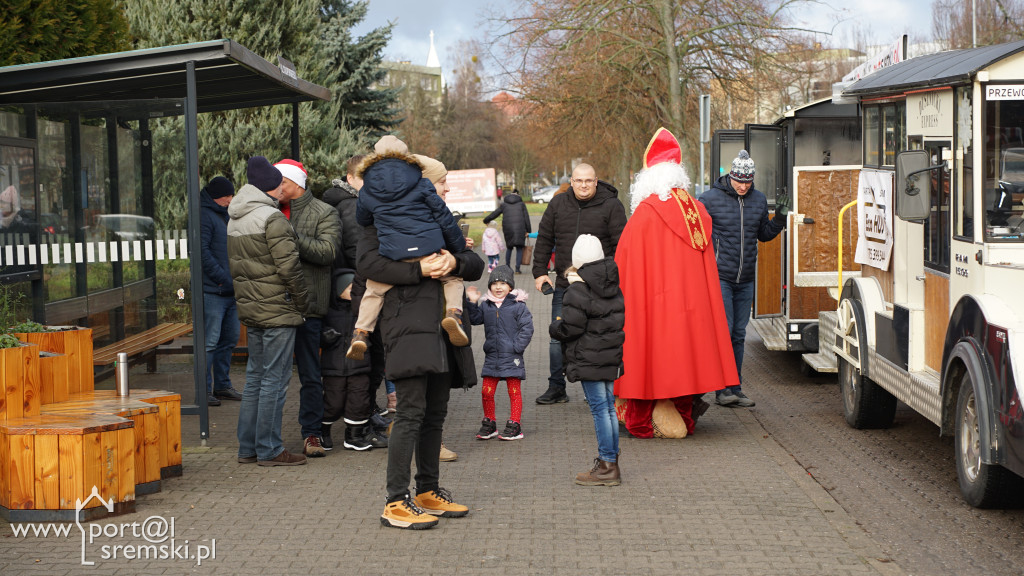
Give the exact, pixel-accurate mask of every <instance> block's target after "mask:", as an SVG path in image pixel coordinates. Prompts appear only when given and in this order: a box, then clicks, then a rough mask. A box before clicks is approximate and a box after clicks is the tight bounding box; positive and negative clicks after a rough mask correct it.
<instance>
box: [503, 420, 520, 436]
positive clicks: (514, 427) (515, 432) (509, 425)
mask: <svg viewBox="0 0 1024 576" xmlns="http://www.w3.org/2000/svg"><path fill="white" fill-rule="evenodd" d="M522 437H523V429H522V427H521V426H519V422H513V421H511V420H509V421H508V422H506V423H505V429H504V430H502V431H501V434H498V438H499V439H501V440H519V439H520V438H522Z"/></svg>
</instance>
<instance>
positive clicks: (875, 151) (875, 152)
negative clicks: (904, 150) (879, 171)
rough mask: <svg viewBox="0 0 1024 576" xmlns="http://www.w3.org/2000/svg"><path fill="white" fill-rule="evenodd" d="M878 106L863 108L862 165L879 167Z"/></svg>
mask: <svg viewBox="0 0 1024 576" xmlns="http://www.w3.org/2000/svg"><path fill="white" fill-rule="evenodd" d="M880 128H881V127H880V126H879V125H878V106H870V107H868V106H865V107H864V165H865V166H874V167H878V166H880V165H881V154H880V152H879V151H880V150H881V147H880V146H881V142H880V140H881V139H880V138H879V137H878V133H879V129H880Z"/></svg>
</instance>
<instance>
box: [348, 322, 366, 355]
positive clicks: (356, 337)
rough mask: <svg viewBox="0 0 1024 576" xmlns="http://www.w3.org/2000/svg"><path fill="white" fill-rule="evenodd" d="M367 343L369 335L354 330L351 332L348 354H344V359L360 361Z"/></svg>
mask: <svg viewBox="0 0 1024 576" xmlns="http://www.w3.org/2000/svg"><path fill="white" fill-rule="evenodd" d="M369 343H370V333H369V332H367V331H366V330H360V329H359V328H356V329H355V330H353V331H352V344H350V345H349V347H348V352H345V358H348V359H349V360H362V359H363V354H365V353H366V347H367V346H369Z"/></svg>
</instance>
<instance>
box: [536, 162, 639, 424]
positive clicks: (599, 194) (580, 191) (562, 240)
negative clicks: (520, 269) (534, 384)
mask: <svg viewBox="0 0 1024 576" xmlns="http://www.w3.org/2000/svg"><path fill="white" fill-rule="evenodd" d="M571 184H572V186H571V187H570V188H569V192H571V194H559V195H557V196H555V197H554V198H552V199H551V203H550V204H548V208H547V210H545V211H544V216H542V217H541V219H540V226H539V228H538V231H537V245H536V247H535V248H534V252H533V278H534V285H535V287H536V288H537V290H538V291H543V290H544V284H549V285H550V284H551V279H550V278H548V260H550V259H551V251H552V250H555V285H554V298H553V299H552V301H551V320H552V321H554V320H556V319H557V318H559V317H560V316H561V315H562V297H563V296H564V295H565V290H566V288H568V287H569V281H568V280H567V279H566V278H565V271H566V269H567V268H569V266H571V265H572V247H573V246H574V245H575V244H576V239H577V238H579V236H580V235H581V234H592V235H594V236H597V237H598V239H600V240H601V247H602V248H603V249H604V253H605V255H607V256H608V257H609V258H613V257H614V256H615V247H616V246H618V244H619V236H620V235H621V234H622V229H623V228H624V227H625V226H626V209H625V208H624V207H623V206H622V202H620V201H619V198H618V195H619V192H618V190H616V189H615V187H614V186H612V185H611V184H609V183H607V182H604V181H600V180H598V179H597V176H596V173H595V172H594V167H593V166H591V165H589V164H580V165H578V166H576V168H574V169H573V171H572V181H571ZM548 360H549V369H550V374H549V375H548V389H547V391H546V392H544V393H543V394H541V395H540V396H538V397H537V404H556V403H561V402H568V401H569V396H568V395H567V394H566V393H565V374H564V370H563V366H562V345H561V343H560V342H559V341H557V340H555V339H552V340H551V344H550V347H549V349H548Z"/></svg>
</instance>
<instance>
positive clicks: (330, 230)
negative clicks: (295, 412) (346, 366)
mask: <svg viewBox="0 0 1024 576" xmlns="http://www.w3.org/2000/svg"><path fill="white" fill-rule="evenodd" d="M274 167H275V168H277V169H278V170H280V171H281V175H282V176H283V177H284V180H283V182H282V184H281V186H282V187H283V188H284V194H283V197H282V199H281V211H282V212H284V215H285V216H287V217H288V220H289V221H290V222H291V223H292V227H293V228H294V229H295V235H296V237H297V244H298V247H299V259H300V260H301V262H302V273H303V274H304V275H305V277H306V282H307V283H308V284H307V287H308V288H309V310H308V311H307V313H306V320H305V321H304V322H303V323H302V325H301V326H299V327H298V329H297V331H296V334H295V363H296V364H297V365H298V368H299V382H300V383H301V385H302V387H301V388H300V389H299V426H301V428H302V438H303V439H304V442H303V449H302V451H303V454H305V455H306V456H310V457H313V458H317V457H321V456H326V455H327V452H326V451H325V450H324V447H323V445H322V440H321V437H320V435H321V425H322V422H323V417H324V384H323V380H322V378H321V374H320V329H321V327H322V326H321V324H322V322H323V317H324V316H325V315H326V314H327V308H328V307H329V306H330V303H331V300H330V297H331V295H330V292H331V266H332V265H333V264H334V257H335V255H336V254H337V253H338V250H339V244H340V243H341V221H340V220H339V219H338V211H337V210H335V209H334V208H333V207H332V206H331V205H329V204H327V203H325V202H321V201H320V200H317V199H316V198H314V197H313V193H312V192H307V191H306V176H307V175H306V169H305V167H303V165H302V163H301V162H297V161H295V160H290V159H285V160H281V161H280V162H278V163H277V164H275V165H274Z"/></svg>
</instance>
